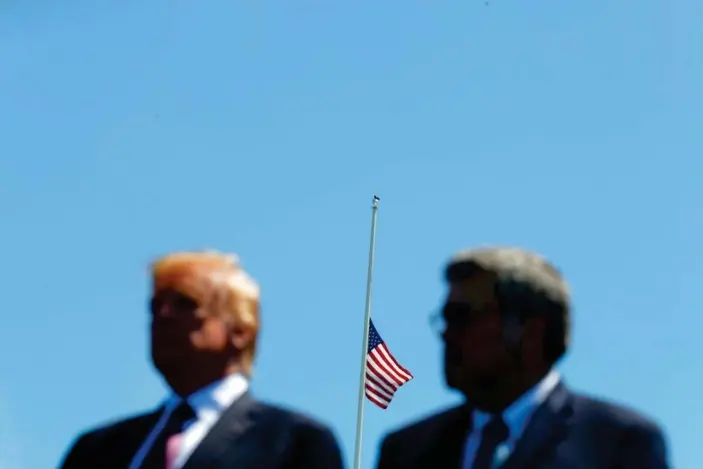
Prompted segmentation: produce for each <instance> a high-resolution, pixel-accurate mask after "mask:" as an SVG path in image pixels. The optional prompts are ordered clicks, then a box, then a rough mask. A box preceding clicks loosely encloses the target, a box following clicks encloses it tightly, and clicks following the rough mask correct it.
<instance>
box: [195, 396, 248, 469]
mask: <svg viewBox="0 0 703 469" xmlns="http://www.w3.org/2000/svg"><path fill="white" fill-rule="evenodd" d="M255 409H256V402H255V401H254V400H253V399H252V398H251V396H250V395H249V393H245V394H244V395H243V396H242V397H240V398H239V399H237V400H236V401H235V402H234V403H233V404H232V405H231V406H230V407H229V408H228V409H227V410H226V411H225V412H224V414H222V416H221V417H220V419H219V420H218V421H217V423H215V425H214V426H213V427H212V429H211V430H210V431H209V432H208V434H207V435H206V436H205V438H204V439H203V441H202V442H201V443H200V444H199V445H198V446H197V447H196V448H195V450H194V451H193V453H192V454H191V456H190V457H189V458H188V460H187V461H186V463H185V464H184V465H183V469H202V468H205V467H208V466H209V465H211V464H213V463H215V462H216V461H217V460H218V459H219V458H220V457H222V456H224V453H225V452H226V451H227V450H228V449H230V448H231V447H232V445H233V444H234V443H235V442H237V440H238V439H239V438H241V437H242V436H243V435H244V434H245V433H246V432H247V430H249V429H250V428H251V427H252V425H253V424H254V420H255V419H254V414H255ZM243 454H244V452H241V453H239V456H242V455H243ZM228 465H232V466H233V467H234V466H236V464H235V461H228Z"/></svg>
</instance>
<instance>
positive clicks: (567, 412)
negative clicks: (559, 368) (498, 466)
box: [502, 384, 573, 469]
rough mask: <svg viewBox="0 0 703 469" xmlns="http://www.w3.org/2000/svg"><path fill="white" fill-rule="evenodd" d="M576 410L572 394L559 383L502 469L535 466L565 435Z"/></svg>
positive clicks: (532, 419) (539, 409)
mask: <svg viewBox="0 0 703 469" xmlns="http://www.w3.org/2000/svg"><path fill="white" fill-rule="evenodd" d="M572 413H573V408H572V406H571V394H570V393H569V391H568V390H567V389H566V387H564V385H563V384H559V385H558V386H557V387H556V388H555V389H554V391H552V393H551V394H550V395H549V397H548V398H547V400H546V401H545V402H544V404H542V405H541V406H540V407H539V408H538V409H537V411H536V412H535V414H534V416H533V417H532V418H531V419H530V422H529V424H528V425H527V428H526V429H525V431H524V433H523V436H522V437H521V438H520V440H519V441H518V443H517V445H516V447H515V450H514V451H513V453H512V455H511V456H510V457H509V458H508V460H507V461H506V463H505V464H504V465H503V466H502V469H524V468H529V467H534V466H535V464H537V463H538V460H539V459H541V457H543V455H544V454H545V452H546V451H548V450H549V449H550V448H553V447H554V446H555V445H556V444H557V443H559V441H561V440H562V439H563V438H564V436H565V435H566V430H567V424H568V419H569V417H570V416H571V414H572Z"/></svg>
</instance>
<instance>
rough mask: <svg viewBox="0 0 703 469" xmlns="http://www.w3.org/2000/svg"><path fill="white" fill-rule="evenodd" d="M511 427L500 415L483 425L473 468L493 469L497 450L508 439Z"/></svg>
mask: <svg viewBox="0 0 703 469" xmlns="http://www.w3.org/2000/svg"><path fill="white" fill-rule="evenodd" d="M509 435H510V429H508V426H507V425H506V424H505V422H504V421H503V418H502V417H501V416H500V415H498V416H496V417H493V419H492V420H491V421H490V422H488V424H486V426H485V427H483V431H481V443H480V444H479V447H478V451H476V457H475V458H474V463H473V464H472V465H471V469H493V459H494V458H495V455H496V450H497V449H498V446H500V444H501V443H503V442H504V441H505V440H507V439H508V436H509Z"/></svg>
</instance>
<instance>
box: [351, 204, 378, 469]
mask: <svg viewBox="0 0 703 469" xmlns="http://www.w3.org/2000/svg"><path fill="white" fill-rule="evenodd" d="M380 200H381V199H379V198H378V197H377V196H375V195H374V196H373V207H372V209H371V245H370V247H369V270H368V273H367V274H366V275H367V276H366V309H365V312H364V339H363V340H362V346H361V373H360V376H359V402H358V404H357V411H356V444H355V445H354V466H353V469H361V436H362V430H363V427H364V394H365V390H366V357H367V356H368V350H367V349H368V347H369V320H370V319H371V286H372V284H373V260H374V251H375V249H376V218H377V217H378V202H379V201H380Z"/></svg>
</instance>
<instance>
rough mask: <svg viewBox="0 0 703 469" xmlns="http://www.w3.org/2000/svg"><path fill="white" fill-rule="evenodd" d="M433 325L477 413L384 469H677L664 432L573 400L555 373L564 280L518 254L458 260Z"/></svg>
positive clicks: (441, 425) (451, 380)
mask: <svg viewBox="0 0 703 469" xmlns="http://www.w3.org/2000/svg"><path fill="white" fill-rule="evenodd" d="M445 274H446V280H447V282H448V284H449V291H448V295H447V297H446V301H445V304H444V307H443V309H442V311H441V314H440V315H439V316H438V317H436V318H435V319H434V321H433V323H434V325H435V326H436V327H438V329H439V332H440V334H441V337H442V341H443V344H444V373H445V379H446V383H447V385H448V386H449V387H450V388H452V389H455V390H457V391H459V392H461V393H462V394H463V395H464V396H465V398H466V403H465V404H463V405H461V406H459V407H455V408H452V409H449V410H446V411H443V412H440V413H437V414H434V415H432V416H430V417H428V418H425V419H423V420H421V421H419V422H417V423H414V424H411V425H409V426H407V427H405V428H402V429H400V430H398V431H396V432H393V433H391V434H390V435H389V436H387V437H386V438H385V439H384V440H383V443H382V445H381V450H380V457H379V462H378V466H377V467H378V469H495V468H501V469H667V468H668V462H667V458H668V456H667V449H666V444H665V440H664V437H663V435H662V431H661V429H660V428H659V426H658V425H656V424H655V423H653V422H652V421H651V420H649V419H648V418H646V417H644V416H642V415H640V414H639V413H637V412H635V411H633V410H629V409H627V408H625V407H622V406H620V405H616V404H613V403H608V402H605V401H602V400H597V399H594V398H591V397H586V396H583V395H580V394H576V393H574V392H572V391H571V390H570V389H569V388H568V387H567V386H566V384H565V383H564V381H563V380H562V378H561V376H560V375H559V373H558V372H557V371H556V370H555V368H554V367H555V365H556V363H557V362H558V361H559V360H560V359H561V358H562V357H563V356H564V354H565V353H566V351H567V349H568V346H569V332H570V294H569V289H568V286H567V284H566V282H565V280H564V279H563V278H562V276H561V274H560V273H559V271H558V270H557V269H556V268H555V267H554V266H552V265H551V264H550V263H549V262H548V261H547V260H546V259H545V258H543V257H542V256H540V255H538V254H535V253H532V252H529V251H525V250H522V249H518V248H509V247H487V248H479V249H474V250H468V251H463V252H460V253H458V254H457V255H456V256H454V257H453V258H452V259H451V261H450V262H449V265H448V266H447V268H446V271H445Z"/></svg>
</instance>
